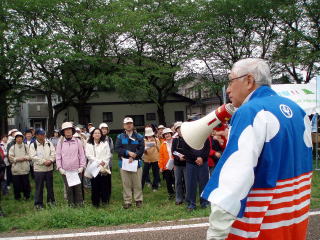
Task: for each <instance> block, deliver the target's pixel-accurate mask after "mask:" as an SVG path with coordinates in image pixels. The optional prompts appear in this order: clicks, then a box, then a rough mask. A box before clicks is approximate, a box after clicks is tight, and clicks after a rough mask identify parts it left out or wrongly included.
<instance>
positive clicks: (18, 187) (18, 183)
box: [12, 174, 31, 200]
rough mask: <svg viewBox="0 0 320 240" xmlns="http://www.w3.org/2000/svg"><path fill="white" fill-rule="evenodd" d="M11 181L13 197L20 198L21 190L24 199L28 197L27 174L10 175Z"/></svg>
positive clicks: (28, 183) (29, 188)
mask: <svg viewBox="0 0 320 240" xmlns="http://www.w3.org/2000/svg"><path fill="white" fill-rule="evenodd" d="M12 183H13V192H14V199H16V200H20V199H21V195H20V193H21V192H23V196H24V197H25V198H26V199H29V198H30V192H31V187H30V181H29V174H24V175H12Z"/></svg>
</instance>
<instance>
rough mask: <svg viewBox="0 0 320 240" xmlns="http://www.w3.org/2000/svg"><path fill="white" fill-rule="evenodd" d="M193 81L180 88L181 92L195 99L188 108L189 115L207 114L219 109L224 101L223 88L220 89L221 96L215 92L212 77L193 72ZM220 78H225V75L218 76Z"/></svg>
mask: <svg viewBox="0 0 320 240" xmlns="http://www.w3.org/2000/svg"><path fill="white" fill-rule="evenodd" d="M191 78H192V79H193V80H192V81H190V82H188V83H187V84H185V85H183V86H182V87H180V89H179V94H181V95H183V96H185V97H187V98H190V99H192V100H193V104H191V105H190V106H189V108H188V110H187V114H188V117H192V116H205V115H207V114H208V113H210V112H212V111H213V110H215V109H217V108H218V107H219V106H220V105H221V103H223V102H224V98H225V96H224V93H223V89H221V91H219V93H218V94H219V96H220V97H221V99H219V97H217V95H216V94H215V93H214V91H213V89H212V87H211V84H212V83H210V77H209V76H207V75H205V76H203V75H201V74H193V75H192V76H191ZM217 78H218V79H221V80H220V81H224V80H223V76H217Z"/></svg>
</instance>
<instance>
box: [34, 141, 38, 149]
mask: <svg viewBox="0 0 320 240" xmlns="http://www.w3.org/2000/svg"><path fill="white" fill-rule="evenodd" d="M33 146H34V150H36V151H37V147H38V146H37V143H36V141H34V142H33Z"/></svg>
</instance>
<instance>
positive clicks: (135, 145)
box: [115, 117, 144, 209]
mask: <svg viewBox="0 0 320 240" xmlns="http://www.w3.org/2000/svg"><path fill="white" fill-rule="evenodd" d="M123 128H124V130H125V131H124V133H121V134H119V135H118V136H117V140H116V146H115V150H116V152H117V153H118V158H119V161H118V162H119V168H121V169H120V173H121V179H122V186H123V200H124V204H123V208H124V209H128V208H130V207H131V204H132V194H133V195H134V200H135V202H136V207H138V208H139V207H141V206H142V201H143V194H142V185H141V178H142V169H141V165H142V160H141V158H142V155H143V153H144V139H143V136H142V135H140V134H139V133H137V132H135V131H134V125H133V119H132V118H130V117H126V118H125V119H124V120H123ZM123 159H125V160H124V161H129V163H132V162H133V161H137V164H138V167H137V171H135V172H131V171H127V170H123V169H122V164H123Z"/></svg>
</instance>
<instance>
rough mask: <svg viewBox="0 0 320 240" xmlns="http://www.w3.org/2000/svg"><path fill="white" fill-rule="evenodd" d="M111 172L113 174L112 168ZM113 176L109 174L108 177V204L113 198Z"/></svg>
mask: <svg viewBox="0 0 320 240" xmlns="http://www.w3.org/2000/svg"><path fill="white" fill-rule="evenodd" d="M110 171H111V172H112V167H110ZM111 176H112V175H111V174H108V175H107V180H108V181H107V192H108V193H109V194H108V202H110V198H111V191H112V182H111V180H112V177H111Z"/></svg>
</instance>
